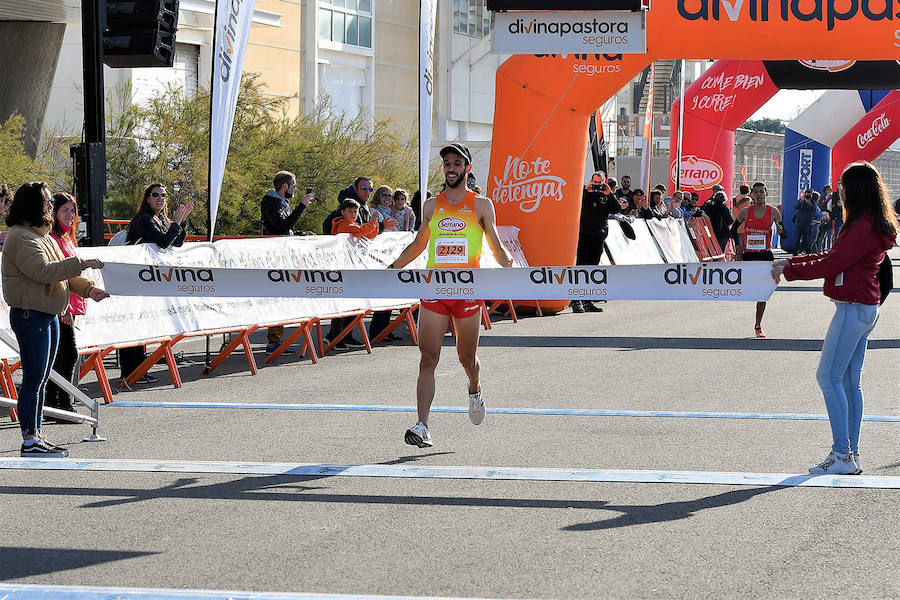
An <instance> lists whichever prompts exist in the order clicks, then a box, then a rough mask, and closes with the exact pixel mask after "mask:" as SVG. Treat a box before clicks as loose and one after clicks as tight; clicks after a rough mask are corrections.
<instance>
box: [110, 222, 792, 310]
mask: <svg viewBox="0 0 900 600" xmlns="http://www.w3.org/2000/svg"><path fill="white" fill-rule="evenodd" d="M648 235H649V234H648ZM771 270H772V265H771V264H769V263H755V262H750V263H744V262H734V263H710V264H699V263H687V264H681V263H678V264H671V265H627V266H623V265H615V266H609V267H568V266H560V267H524V268H522V267H514V268H510V269H389V270H382V269H303V268H297V267H292V268H289V269H287V268H270V269H222V268H197V267H172V266H169V267H160V266H152V265H134V264H124V263H109V264H107V265H106V267H105V268H104V271H105V275H106V285H107V289H108V290H109V291H110V292H111V293H114V294H120V295H139V296H165V297H175V298H193V297H197V296H213V297H240V296H245V297H254V298H258V297H277V298H286V297H293V298H315V299H326V298H346V297H361V296H363V295H365V294H368V295H369V296H371V297H378V298H409V297H411V296H412V297H416V298H446V299H460V298H461V299H475V298H478V299H481V298H510V297H512V298H520V299H532V300H562V299H569V298H573V297H596V298H604V299H608V300H719V299H721V300H756V301H761V300H767V299H768V298H769V296H770V295H771V294H772V292H773V291H774V290H775V282H774V281H773V280H772V275H771Z"/></svg>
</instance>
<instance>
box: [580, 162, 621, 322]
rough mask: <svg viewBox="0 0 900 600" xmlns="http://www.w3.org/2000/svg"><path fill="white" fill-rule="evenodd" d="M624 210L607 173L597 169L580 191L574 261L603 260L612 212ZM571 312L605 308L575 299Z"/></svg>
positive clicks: (599, 310) (581, 263)
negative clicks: (607, 183)
mask: <svg viewBox="0 0 900 600" xmlns="http://www.w3.org/2000/svg"><path fill="white" fill-rule="evenodd" d="M621 211H622V207H621V206H619V201H618V200H616V197H615V195H614V194H613V193H612V192H611V191H610V189H609V186H608V185H606V174H605V173H603V171H597V172H596V173H594V174H593V175H591V181H590V182H589V183H588V184H587V185H586V186H584V190H583V191H582V192H581V221H580V222H579V225H578V251H577V254H576V258H575V264H578V265H591V266H595V265H598V264H600V256H601V255H602V254H603V244H604V243H605V242H606V236H607V235H608V234H609V224H608V219H609V215H611V214H615V213H618V212H621ZM571 306H572V312H576V313H583V312H603V309H602V308H600V307H599V306H595V305H594V303H593V302H591V301H590V300H572V302H571Z"/></svg>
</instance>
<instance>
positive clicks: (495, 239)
mask: <svg viewBox="0 0 900 600" xmlns="http://www.w3.org/2000/svg"><path fill="white" fill-rule="evenodd" d="M476 206H477V208H476V210H477V211H478V213H479V218H478V220H479V221H480V223H481V228H482V229H484V234H485V236H486V237H487V240H488V244H489V245H490V247H491V250H492V251H493V252H494V258H495V259H496V260H497V262H498V263H500V266H501V267H511V266H512V263H513V257H512V255H511V254H510V253H509V251H508V250H507V249H506V248H505V247H504V246H503V242H501V241H500V234H499V233H497V217H496V215H495V214H494V203H493V202H491V201H490V199H488V198H484V197H479V198H478V204H477V205H476Z"/></svg>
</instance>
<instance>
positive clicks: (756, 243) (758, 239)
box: [747, 233, 766, 252]
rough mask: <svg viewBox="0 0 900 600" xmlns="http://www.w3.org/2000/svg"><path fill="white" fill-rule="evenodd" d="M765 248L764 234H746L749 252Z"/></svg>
mask: <svg viewBox="0 0 900 600" xmlns="http://www.w3.org/2000/svg"><path fill="white" fill-rule="evenodd" d="M765 249H766V236H765V234H762V235H754V234H752V233H751V234H749V235H748V236H747V250H749V251H751V252H762V251H763V250H765Z"/></svg>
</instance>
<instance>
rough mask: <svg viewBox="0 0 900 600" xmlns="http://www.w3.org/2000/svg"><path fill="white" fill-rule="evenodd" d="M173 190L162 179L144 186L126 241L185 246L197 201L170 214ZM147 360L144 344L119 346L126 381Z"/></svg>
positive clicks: (150, 378) (144, 379)
mask: <svg viewBox="0 0 900 600" xmlns="http://www.w3.org/2000/svg"><path fill="white" fill-rule="evenodd" d="M168 197H169V194H168V192H167V191H166V186H164V185H163V184H161V183H156V182H154V183H151V184H150V185H148V186H147V187H145V188H144V193H143V194H142V195H141V203H140V204H139V205H138V212H137V214H136V215H134V218H133V219H131V223H129V224H128V235H127V236H126V237H125V243H126V244H142V243H146V242H150V243H153V244H156V245H157V246H159V247H160V248H168V247H169V246H176V247H177V246H181V245H182V244H184V238H185V236H186V235H187V228H186V226H185V221H186V220H187V216H188V215H189V214H190V213H191V210H192V209H193V208H194V203H193V202H188V203H187V204H181V205H179V206H178V208H176V209H175V211H174V212H173V213H172V218H171V219H170V218H169V209H168V206H167V203H166V200H167V199H168ZM142 362H144V347H143V346H134V347H131V348H122V349H121V350H119V367H120V368H121V373H122V383H123V384H124V383H125V379H126V378H127V377H128V376H129V375H131V373H132V371H134V370H135V369H136V368H137V367H139V366H140V364H141V363H142ZM155 382H156V377H154V376H153V375H150V374H149V373H147V374H145V375H143V376H142V377H141V378H140V379H138V380H137V382H136V383H155Z"/></svg>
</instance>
